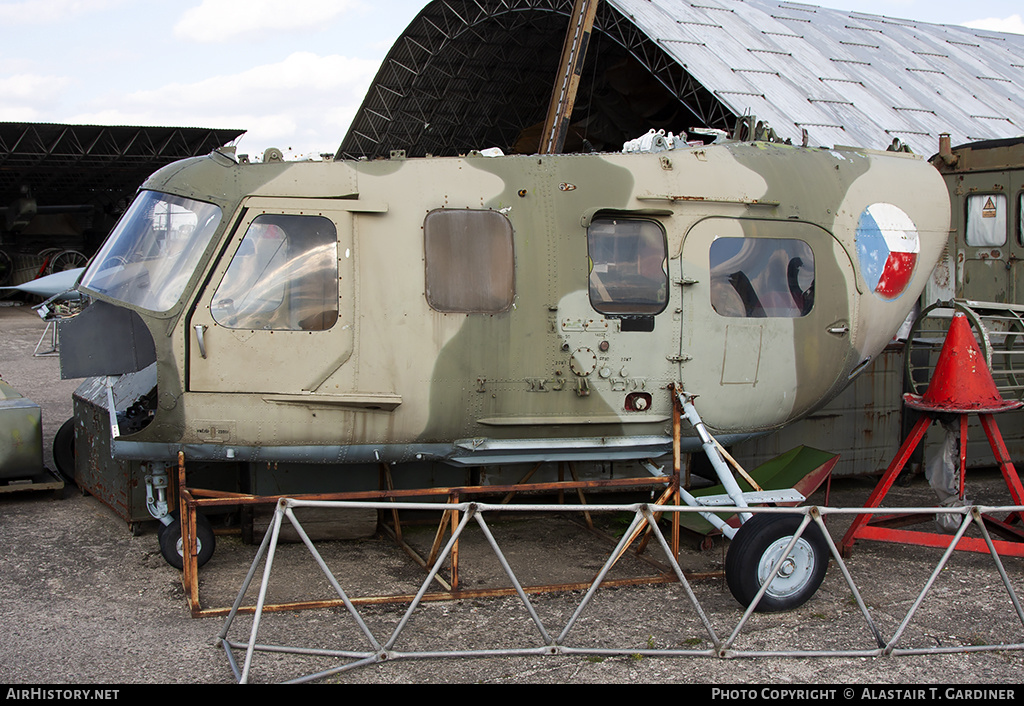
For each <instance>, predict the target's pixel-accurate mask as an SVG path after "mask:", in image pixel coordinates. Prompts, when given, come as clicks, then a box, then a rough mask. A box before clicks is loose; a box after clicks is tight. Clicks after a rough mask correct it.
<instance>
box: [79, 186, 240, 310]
mask: <svg viewBox="0 0 1024 706" xmlns="http://www.w3.org/2000/svg"><path fill="white" fill-rule="evenodd" d="M220 219H221V210H220V208H218V207H217V206H214V205H213V204H210V203H204V202H202V201H194V200H192V199H187V198H183V197H181V196H172V195H170V194H161V193H157V192H155V191H143V192H142V193H140V194H139V195H138V197H136V199H135V201H134V202H133V203H132V205H131V206H130V207H129V208H128V211H127V212H126V213H125V215H124V216H123V217H122V218H121V220H120V222H118V224H117V227H116V228H114V230H113V232H112V233H111V234H110V237H109V238H107V242H106V243H105V244H104V245H103V248H102V249H101V250H100V251H99V253H97V255H96V257H95V258H93V261H92V263H91V264H90V265H89V269H87V270H86V272H85V274H84V275H83V276H82V281H81V287H82V288H84V289H87V290H89V291H92V292H95V293H97V294H104V295H106V296H108V297H111V298H113V299H116V300H118V301H121V302H124V303H126V304H130V305H132V306H137V307H140V308H142V309H148V310H150V311H155V312H164V311H168V310H170V309H171V308H172V307H174V305H175V304H177V303H178V299H179V298H181V295H182V292H184V290H185V285H186V284H188V281H189V278H191V277H192V274H193V272H194V271H195V268H196V266H197V265H198V264H199V260H200V258H201V257H202V255H203V253H204V252H205V251H206V247H207V245H209V244H210V239H211V238H212V237H213V234H214V232H216V230H217V226H218V225H219V224H220Z"/></svg>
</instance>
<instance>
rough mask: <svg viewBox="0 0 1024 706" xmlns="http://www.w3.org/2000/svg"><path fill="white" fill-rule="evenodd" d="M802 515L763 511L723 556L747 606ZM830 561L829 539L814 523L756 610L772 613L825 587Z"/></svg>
mask: <svg viewBox="0 0 1024 706" xmlns="http://www.w3.org/2000/svg"><path fill="white" fill-rule="evenodd" d="M801 519H802V516H801V515H776V514H769V513H761V514H757V515H754V516H753V517H752V518H750V519H749V520H748V521H747V522H745V523H743V525H742V526H741V527H740V529H739V531H737V532H736V536H735V537H733V539H732V542H731V543H730V545H729V552H728V554H727V555H726V558H725V580H726V582H727V583H728V584H729V590H730V591H731V592H732V595H733V597H735V598H736V600H738V601H739V602H740V603H742V604H743V605H744V606H749V605H750V603H751V602H752V601H753V600H754V596H756V595H757V592H758V591H759V590H761V586H762V584H764V582H765V580H766V579H767V578H768V577H769V576H770V575H771V573H772V569H773V568H774V567H775V564H776V563H778V561H779V559H780V558H781V557H782V552H783V551H785V549H786V546H787V545H788V544H789V542H790V540H791V539H792V538H793V535H794V534H795V533H796V530H797V528H798V527H800V522H801ZM828 561H829V549H828V543H827V542H826V541H825V538H824V536H822V534H821V529H820V528H819V527H818V526H817V525H815V524H814V523H811V524H809V525H808V526H807V527H806V528H805V529H804V533H803V535H801V537H800V539H798V540H797V541H796V545H795V546H794V547H793V551H792V553H791V554H790V555H789V557H787V558H786V560H785V562H784V563H783V565H782V568H781V569H780V571H779V574H778V575H777V576H776V577H775V579H774V580H772V582H771V584H770V585H769V586H768V590H767V591H765V593H764V595H763V596H761V600H760V602H759V603H758V604H757V607H756V608H755V609H754V610H756V611H757V612H759V613H773V612H777V611H782V610H792V609H793V608H798V607H799V606H801V605H803V604H804V603H805V602H806V601H807V600H808V599H809V598H810V597H811V596H813V595H814V592H815V591H817V590H818V587H819V586H821V582H822V581H823V580H824V578H825V572H826V571H827V570H828Z"/></svg>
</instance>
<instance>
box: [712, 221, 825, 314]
mask: <svg viewBox="0 0 1024 706" xmlns="http://www.w3.org/2000/svg"><path fill="white" fill-rule="evenodd" d="M710 257H711V305H712V306H713V307H714V309H715V311H716V312H718V313H719V314H720V315H722V316H728V317H733V318H772V317H774V318H789V319H795V318H800V317H802V316H806V315H807V314H809V313H810V312H811V309H812V308H813V307H814V253H813V252H812V251H811V247H810V246H809V245H808V244H807V243H805V242H804V241H802V240H790V239H783V238H718V239H716V240H715V242H713V243H712V244H711V253H710Z"/></svg>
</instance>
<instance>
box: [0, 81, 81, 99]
mask: <svg viewBox="0 0 1024 706" xmlns="http://www.w3.org/2000/svg"><path fill="white" fill-rule="evenodd" d="M69 83H70V79H67V78H63V77H60V76H38V75H36V74H16V75H14V76H7V77H3V78H0V96H3V97H4V101H6V102H11V101H17V100H21V99H24V100H31V101H32V102H33V103H36V104H39V103H46V102H49V101H52V100H55V99H57V98H58V97H59V96H60V93H61V91H63V90H64V89H65V88H66V87H67V85H68V84H69Z"/></svg>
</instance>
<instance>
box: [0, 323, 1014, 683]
mask: <svg viewBox="0 0 1024 706" xmlns="http://www.w3.org/2000/svg"><path fill="white" fill-rule="evenodd" d="M42 331H43V324H42V322H41V321H39V319H38V318H37V317H36V316H35V314H34V313H33V312H32V311H31V310H29V309H27V308H7V307H4V308H0V376H2V377H3V379H4V380H6V381H7V382H8V383H9V384H11V385H12V386H14V387H15V389H18V390H19V391H20V392H22V393H23V394H25V395H26V396H27V397H29V398H31V399H33V400H34V401H35V402H36V403H37V404H39V405H40V406H42V408H43V411H44V435H45V437H46V440H45V443H44V448H45V449H46V459H45V463H46V464H47V466H48V467H50V468H52V467H53V465H52V458H51V456H50V451H49V446H50V443H51V441H52V437H53V434H54V433H55V432H56V430H57V428H58V427H59V425H60V423H61V422H63V420H64V419H66V418H67V417H68V416H69V415H70V409H71V398H70V396H71V392H72V391H73V390H74V389H75V387H76V386H77V383H76V382H74V381H60V380H59V379H58V378H59V373H58V370H57V361H56V359H54V358H33V357H32V355H31V353H32V349H33V348H34V347H35V344H36V342H37V341H38V340H39V336H40V335H41V333H42ZM968 484H969V487H970V489H971V490H972V495H974V496H975V497H978V498H979V500H981V501H985V502H993V503H997V504H1003V503H1005V502H1008V500H1007V496H1006V489H1005V486H1004V485H1003V484H1002V479H1001V477H1000V476H999V474H998V473H988V472H976V473H974V474H972V476H971V477H970V478H969V479H968ZM873 485H874V481H872V480H869V479H847V480H842V481H837V482H836V483H834V484H833V488H832V496H831V497H830V501H829V504H830V505H832V506H836V507H839V506H853V507H856V506H860V505H863V503H864V501H865V500H866V498H867V495H868V493H869V492H870V490H871V488H872V487H873ZM932 498H933V496H932V495H931V491H930V490H929V489H928V487H927V485H925V484H924V482H923V481H915V482H914V483H913V484H912V485H911V486H909V487H907V488H894V489H893V491H892V492H891V493H890V499H891V501H892V502H891V504H897V503H899V502H905V503H907V504H909V505H927V504H931V503H932V502H933V500H932ZM811 501H812V503H816V504H824V498H823V497H818V496H816V497H814V498H812V499H811ZM299 517H300V519H301V517H302V515H301V511H300V514H299ZM488 520H489V523H490V524H491V525H493V529H494V533H495V535H496V537H497V538H498V541H499V543H500V545H501V547H502V550H503V551H504V552H506V553H507V556H508V559H509V562H510V564H511V565H512V566H513V568H514V570H515V572H516V574H517V576H519V577H520V579H521V580H522V581H523V582H524V583H527V584H530V583H534V582H537V583H563V582H570V581H586V580H588V579H589V578H590V577H592V576H593V575H594V573H595V572H596V571H597V570H598V569H599V568H600V566H601V564H602V563H603V562H604V561H605V559H606V557H607V555H608V552H609V549H610V547H609V546H608V545H607V544H605V543H603V542H602V541H601V540H599V539H596V538H594V537H593V535H591V534H590V533H588V532H585V531H583V530H582V529H580V528H579V526H578V524H576V523H572V522H569V521H566V520H564V519H561V518H556V517H550V516H537V515H531V516H528V517H523V516H519V515H516V516H513V515H511V514H505V515H500V516H496V517H493V518H492V517H490V516H488ZM598 520H599V522H600V523H601V524H602V525H603V526H605V527H606V528H607V529H609V531H613V530H614V528H615V527H616V526H621V525H616V523H615V521H613V519H612V518H602V517H599V518H598ZM847 522H848V520H847ZM843 524H844V520H843V519H842V518H839V517H833V518H832V520H830V522H829V527H830V532H831V534H832V535H833V537H835V538H837V539H838V538H840V537H841V536H842V532H843ZM433 533H434V532H433V528H431V527H429V526H413V527H409V528H408V529H407V531H406V539H407V541H408V542H409V543H410V544H411V545H413V546H415V547H416V548H417V550H419V551H420V552H421V553H423V554H425V553H426V552H427V551H428V549H429V546H430V542H431V541H432V539H433ZM0 538H2V539H3V541H2V543H0V635H2V636H3V637H2V640H0V684H7V685H13V684H48V685H49V684H52V685H80V684H97V685H103V684H111V685H114V684H218V683H225V684H226V683H232V682H234V681H235V677H234V674H233V672H232V671H231V669H230V666H229V663H228V660H227V658H226V656H225V653H224V651H223V649H222V648H221V647H220V646H219V644H218V636H219V634H220V633H221V630H222V629H223V627H224V624H225V621H224V618H223V617H210V618H193V617H192V616H191V613H190V611H189V609H188V607H187V605H186V600H185V593H184V591H183V589H182V586H181V582H180V575H179V574H178V573H177V572H176V571H174V570H173V569H171V567H169V566H168V565H167V564H166V563H165V562H164V560H163V559H162V557H161V555H160V552H159V549H158V547H157V540H156V532H155V527H149V528H146V529H145V530H144V531H143V532H142V533H141V534H139V535H137V536H133V535H132V534H131V533H130V532H129V531H128V528H127V526H126V524H125V523H124V521H123V520H121V519H120V518H119V517H117V516H116V515H115V514H114V513H113V512H112V511H110V510H109V509H108V508H106V507H105V506H104V505H102V504H101V503H99V502H98V501H97V500H95V499H94V498H92V497H90V496H87V495H83V494H82V493H81V492H79V491H78V489H77V488H74V487H73V486H68V487H67V488H65V489H64V490H63V491H62V492H60V493H53V492H22V493H7V494H4V495H0ZM317 546H318V549H320V550H321V551H322V552H323V555H324V560H325V562H326V563H327V564H328V566H330V567H331V570H332V572H333V573H334V574H335V575H336V576H338V580H339V582H341V584H342V586H343V588H345V590H346V591H348V592H349V593H350V594H351V595H353V596H365V595H378V594H391V593H396V592H397V593H402V592H413V591H415V590H416V588H417V587H418V585H419V583H420V582H421V581H422V580H423V572H422V570H421V569H419V568H418V567H417V566H416V565H415V564H413V563H412V562H411V561H409V560H408V558H407V557H406V556H405V554H403V553H402V552H401V551H400V550H399V549H397V548H396V546H395V545H394V543H393V542H391V541H390V540H388V539H386V538H383V537H375V538H370V539H364V540H359V541H349V542H324V543H318V545H317ZM724 546H725V543H724V542H721V541H719V542H717V543H716V544H715V546H714V547H713V548H711V549H710V550H707V551H698V550H697V549H696V545H695V543H693V542H689V543H687V545H686V548H685V550H684V551H683V553H682V557H681V559H680V564H681V565H682V567H683V569H684V570H686V571H688V572H689V571H695V572H705V571H710V572H717V571H720V570H721V568H722V566H723V564H724ZM255 552H256V547H255V546H252V545H247V544H244V543H243V542H242V541H241V539H240V538H239V537H238V536H237V535H230V534H228V535H223V536H219V537H218V547H217V551H216V553H215V555H214V558H213V559H212V560H211V561H210V563H209V564H208V565H207V566H206V567H204V569H203V570H202V571H201V572H200V598H201V601H202V604H203V607H204V608H208V609H212V608H219V607H227V606H230V604H231V602H232V601H233V600H234V598H235V595H236V594H237V593H238V591H239V588H240V586H241V585H242V582H243V579H244V576H245V573H246V571H247V569H248V568H249V565H250V563H251V562H252V560H253V557H254V556H255ZM649 553H650V554H651V555H652V556H655V557H657V556H660V552H659V550H658V549H657V548H656V547H654V546H653V545H652V548H651V550H650V551H649ZM938 557H939V554H938V553H937V552H936V551H934V550H927V549H921V548H915V547H907V546H901V545H883V544H877V543H861V544H859V545H858V546H857V548H856V550H855V551H854V553H853V556H852V558H851V559H850V561H849V566H850V571H851V573H852V574H853V576H854V580H855V581H856V583H857V586H858V587H859V589H860V591H861V593H862V594H863V596H864V599H865V602H866V603H867V605H868V609H869V611H870V612H871V614H872V617H873V619H874V620H875V622H876V623H877V625H878V627H879V629H880V630H881V632H882V633H883V635H885V636H890V635H892V634H893V633H894V632H895V631H896V630H897V629H898V627H899V625H900V622H901V621H902V620H903V618H904V616H905V615H906V613H907V611H908V610H909V609H910V606H911V605H912V604H913V602H914V601H915V599H916V598H917V596H918V594H919V592H920V590H921V587H922V586H924V584H925V582H926V581H927V579H928V577H929V575H930V574H931V572H932V570H933V569H934V567H935V565H936V562H937V560H938ZM1022 561H1024V560H1021V559H1006V560H1005V564H1006V568H1007V572H1008V574H1009V576H1010V580H1011V582H1012V584H1013V585H1014V587H1015V590H1016V591H1017V593H1018V594H1024V563H1022ZM652 572H653V570H652V568H651V567H650V566H649V565H647V564H645V563H643V562H640V561H638V560H636V559H634V558H632V557H630V558H628V559H624V560H623V561H622V562H620V564H619V565H617V566H616V568H615V570H614V572H613V574H612V577H613V578H629V577H632V576H639V575H650V574H651V573H652ZM460 579H461V581H462V585H463V586H464V587H468V588H490V587H495V586H498V585H500V583H499V581H500V579H501V569H500V566H499V565H498V564H497V562H496V561H495V560H494V559H493V555H491V553H490V552H489V550H488V549H487V547H486V545H485V543H484V542H483V540H482V538H481V535H480V533H479V532H478V531H475V532H472V533H470V534H469V535H467V536H466V538H465V540H464V541H463V543H462V546H461V547H460ZM693 586H694V591H695V593H696V594H697V597H698V600H699V601H700V604H701V606H702V608H703V610H704V611H706V613H707V616H708V619H709V621H710V622H711V624H712V627H713V629H714V631H715V632H716V633H717V635H718V636H719V637H725V636H727V635H729V634H730V633H731V632H732V630H733V628H734V627H735V625H736V624H737V622H738V621H739V620H740V617H741V615H742V612H741V610H740V609H739V606H738V604H737V603H736V602H735V601H734V600H733V599H732V597H731V595H730V594H729V591H728V588H727V587H726V586H725V582H724V580H723V579H722V578H720V576H719V577H712V578H703V579H699V580H695V581H694V582H693ZM254 590H255V589H250V592H249V594H248V595H247V598H246V602H247V603H251V602H252V601H254V600H255V593H254ZM268 595H269V599H270V600H271V601H285V600H293V599H324V598H330V597H332V593H331V589H330V586H329V584H328V583H327V581H326V580H325V579H324V578H323V575H322V574H320V573H319V572H318V570H317V568H316V566H315V565H314V564H313V562H312V561H310V559H309V557H308V553H307V552H306V550H305V549H304V548H303V547H302V546H301V545H294V544H288V545H282V546H281V547H280V548H279V551H278V554H277V556H276V558H275V561H274V572H273V574H272V581H271V585H270V587H269V588H268ZM582 596H583V593H582V592H581V591H572V592H565V593H557V594H543V595H537V596H532V597H531V604H532V605H533V606H534V607H535V610H536V613H537V614H538V616H539V617H540V619H541V621H542V623H543V625H544V627H545V629H546V630H547V632H548V633H549V634H552V635H558V634H559V633H560V632H561V631H562V629H563V628H564V627H565V625H566V624H567V622H568V621H569V619H570V617H571V616H572V615H573V612H574V611H575V610H576V607H577V606H578V604H579V603H580V600H581V599H582ZM405 610H406V605H404V604H395V605H378V606H367V607H363V608H361V615H362V617H363V619H364V620H365V622H366V624H367V626H368V629H369V630H370V631H371V632H372V634H374V636H375V637H376V639H377V640H378V641H380V642H385V641H386V640H387V639H388V638H389V637H390V636H391V634H392V633H393V632H394V631H395V629H396V627H397V626H398V625H399V623H400V621H401V620H402V617H403V615H404V613H405ZM251 620H252V619H251V617H249V616H247V615H240V616H239V617H238V618H237V619H236V620H235V621H234V623H233V624H232V626H231V631H230V635H229V637H231V638H232V639H234V640H239V641H245V640H246V639H247V638H248V634H249V629H250V625H251ZM1022 633H1024V626H1022V623H1021V620H1020V618H1019V617H1018V616H1017V615H1016V613H1015V611H1014V608H1013V606H1012V604H1011V602H1010V599H1009V598H1008V595H1007V593H1006V591H1005V589H1004V588H1003V585H1002V583H1001V581H1000V578H999V575H998V573H997V572H996V571H995V569H994V567H993V562H992V559H991V557H987V556H984V555H976V554H967V553H957V554H956V555H955V556H954V557H953V559H952V560H951V562H950V565H949V566H948V567H947V568H946V569H945V570H944V571H942V572H941V575H940V576H939V577H938V579H937V581H936V583H935V586H934V587H933V589H932V591H931V592H930V593H929V595H928V596H927V598H926V599H925V601H924V603H923V605H922V606H921V609H920V610H919V611H918V613H917V615H916V616H915V617H914V619H913V620H912V621H911V623H910V624H909V625H908V626H907V628H906V629H905V631H904V633H903V638H902V640H901V642H900V646H901V647H929V648H931V647H953V646H958V647H963V646H968V647H969V646H977V645H987V644H1002V645H1009V644H1017V645H1020V644H1022V643H1024V635H1022ZM539 635H540V631H539V629H538V628H537V627H536V626H535V625H534V623H533V621H532V620H531V619H530V616H529V615H528V613H527V611H526V610H525V609H524V607H523V605H522V603H521V602H520V601H519V600H518V599H517V598H515V597H501V598H476V599H466V600H461V601H454V602H430V603H424V604H423V605H422V606H421V607H420V608H419V609H418V610H417V611H416V612H415V613H414V614H413V616H412V617H411V619H410V620H409V622H408V624H407V625H406V626H405V627H404V629H403V630H402V632H401V635H400V638H399V640H398V642H397V643H396V645H395V648H394V649H395V650H398V651H405V652H423V651H429V650H459V649H472V650H482V649H509V648H523V647H530V648H536V647H539V646H542V645H543V641H542V640H541V639H540V637H539ZM259 642H261V643H264V644H287V645H297V646H305V647H323V648H334V649H347V650H355V651H363V650H366V649H367V646H366V645H367V641H366V640H365V639H364V638H363V637H362V636H361V635H360V633H359V631H358V629H357V627H356V624H355V622H354V621H353V620H352V619H351V618H350V617H349V616H348V614H347V613H346V612H345V611H344V610H343V609H338V608H330V609H322V610H304V611H296V610H288V611H282V612H275V613H267V614H265V615H264V616H263V619H262V623H261V629H260V633H259ZM565 644H568V645H571V646H573V647H578V648H610V649H619V650H624V651H626V653H625V654H619V655H595V654H589V655H586V654H568V655H566V654H561V655H549V656H542V655H529V656H514V657H508V656H501V657H481V658H475V659H445V660H441V659H406V660H403V659H399V660H395V661H392V662H388V663H385V664H377V665H370V666H365V667H360V668H357V669H354V670H351V671H347V672H344V673H341V674H335V675H332V676H329V677H326V678H325V679H324V681H328V682H338V683H352V684H371V683H372V684H391V683H423V684H428V683H429V684H451V683H490V684H496V683H497V684H526V683H537V684H565V683H574V684H597V683H600V684H612V683H650V684H654V683H673V684H682V683H685V684H859V685H868V684H875V685H880V684H957V685H971V684H1002V685H1016V684H1018V683H1019V682H1020V674H1021V673H1022V672H1021V668H1022V666H1024V652H1022V651H1020V650H1014V649H1002V650H996V651H982V652H968V653H957V654H930V655H927V656H888V657H838V656H828V657H800V658H782V657H772V656H759V657H750V658H747V657H738V658H734V659H720V658H717V657H713V656H686V657H667V656H652V655H650V654H647V653H645V651H646V650H651V649H655V650H658V649H661V650H667V649H674V650H694V651H700V650H710V647H711V641H710V639H709V636H708V632H707V630H706V629H705V628H704V626H703V625H702V623H701V621H700V620H699V619H698V618H697V616H696V613H695V610H694V609H693V607H692V606H691V604H690V602H689V600H688V598H687V597H686V595H685V593H684V592H683V590H682V588H681V586H680V585H679V584H655V585H640V586H631V587H621V588H608V589H602V590H601V591H599V592H598V594H597V596H596V597H595V600H594V601H593V603H592V605H590V606H589V607H588V608H587V610H586V611H584V612H583V614H582V615H581V616H580V619H579V620H578V622H577V623H576V624H575V625H574V627H573V628H572V630H571V631H570V633H569V637H568V639H567V641H566V643H565ZM735 647H736V649H742V650H757V651H765V650H784V649H801V650H811V649H829V650H839V649H856V650H870V649H873V648H874V647H875V644H874V640H873V638H872V636H871V633H870V631H869V630H868V628H867V625H866V622H865V620H864V618H863V616H861V615H860V612H859V610H858V608H857V606H856V604H855V603H854V602H853V601H852V594H851V591H850V589H849V587H848V586H847V585H846V583H845V581H844V580H843V577H842V574H841V572H840V571H838V570H837V569H836V566H835V565H834V564H833V566H832V567H831V569H830V570H829V573H828V575H827V577H826V578H825V582H824V584H823V586H822V588H821V589H820V590H819V591H818V593H817V594H816V595H815V596H814V598H812V599H811V600H810V601H809V602H808V603H806V604H805V605H804V606H802V607H800V608H799V609H797V610H795V611H791V612H787V613H782V614H764V615H756V616H754V618H753V619H752V620H751V621H750V623H748V625H747V626H746V627H745V628H744V630H743V631H742V632H741V634H740V636H739V638H738V640H737V642H736V644H735ZM241 657H242V655H239V659H241ZM338 663H341V660H340V659H338V658H334V657H331V658H320V657H306V656H302V657H295V656H292V655H283V654H273V653H263V652H261V653H257V654H256V656H255V657H254V659H253V662H252V668H251V672H250V681H252V682H257V683H267V682H276V681H283V680H288V679H293V678H296V677H300V676H303V675H305V674H309V673H313V672H316V671H318V670H322V669H328V668H330V667H332V666H334V665H336V664H338Z"/></svg>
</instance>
